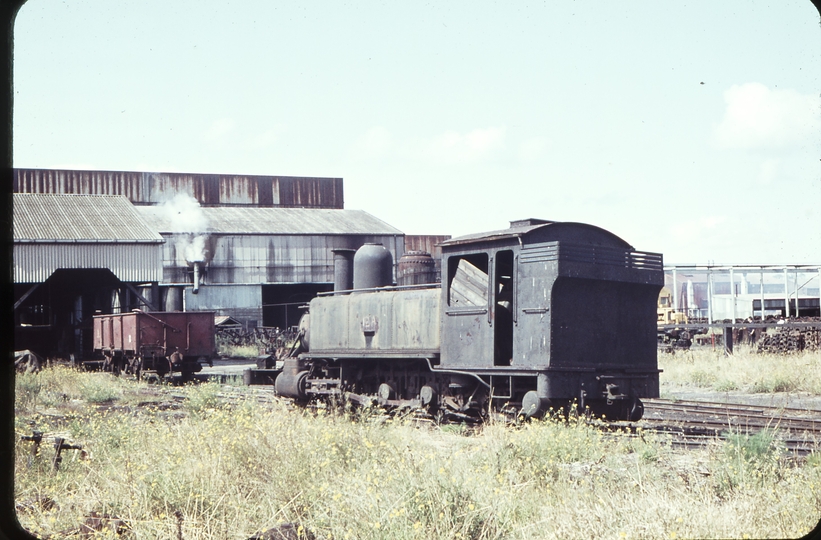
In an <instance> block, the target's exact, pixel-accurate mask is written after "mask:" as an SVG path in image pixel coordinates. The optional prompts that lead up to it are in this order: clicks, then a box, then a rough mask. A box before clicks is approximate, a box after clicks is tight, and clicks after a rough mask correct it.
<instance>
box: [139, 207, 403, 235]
mask: <svg viewBox="0 0 821 540" xmlns="http://www.w3.org/2000/svg"><path fill="white" fill-rule="evenodd" d="M136 208H137V211H138V212H139V213H140V214H141V215H142V216H143V218H144V219H145V220H146V221H148V222H149V223H152V224H154V226H155V227H156V228H157V230H158V231H159V232H161V233H166V234H167V233H184V232H191V231H185V230H180V228H181V226H179V225H174V224H172V219H171V216H168V215H167V209H166V208H164V207H163V206H138V207H136ZM200 210H201V211H202V215H203V216H204V217H205V219H206V221H207V224H208V225H207V232H208V233H210V234H277V235H280V234H293V235H311V234H313V235H331V234H343V235H347V234H365V235H401V234H402V231H400V230H399V229H397V228H395V227H392V226H390V225H388V224H387V223H385V222H384V221H382V220H381V219H378V218H376V217H374V216H372V215H370V214H368V213H367V212H365V211H363V210H335V209H319V208H259V207H239V208H238V207H204V208H200ZM173 221H179V220H173ZM183 228H184V227H183Z"/></svg>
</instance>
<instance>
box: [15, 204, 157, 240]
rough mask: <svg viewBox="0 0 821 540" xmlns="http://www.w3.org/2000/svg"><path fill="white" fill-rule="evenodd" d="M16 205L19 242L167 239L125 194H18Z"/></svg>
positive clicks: (16, 226)
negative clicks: (151, 224)
mask: <svg viewBox="0 0 821 540" xmlns="http://www.w3.org/2000/svg"><path fill="white" fill-rule="evenodd" d="M13 205H14V210H13V211H14V225H13V227H14V242H15V243H17V242H55V241H57V242H65V241H69V242H126V243H135V242H136V243H141V242H148V243H158V242H162V241H163V239H162V236H160V235H159V234H158V233H157V230H156V229H155V228H154V227H151V226H149V225H148V224H147V223H146V222H145V221H144V220H143V218H142V217H141V215H140V214H139V213H138V212H137V211H136V209H135V207H134V205H132V204H131V203H130V202H128V199H126V198H125V197H122V196H107V195H91V196H78V195H42V194H37V195H35V194H29V193H25V194H24V193H15V194H14V195H13Z"/></svg>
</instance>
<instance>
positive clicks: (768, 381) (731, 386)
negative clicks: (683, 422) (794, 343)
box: [659, 346, 821, 395]
mask: <svg viewBox="0 0 821 540" xmlns="http://www.w3.org/2000/svg"><path fill="white" fill-rule="evenodd" d="M659 367H660V368H662V369H663V370H664V371H663V373H662V374H661V382H662V384H667V385H690V386H696V387H699V388H705V389H711V390H717V391H721V392H725V391H741V392H750V393H762V392H764V393H772V392H807V393H810V394H815V395H821V351H815V352H805V353H798V354H791V355H774V354H757V353H754V352H752V351H751V350H750V349H749V348H748V347H744V346H740V347H736V349H735V353H734V354H733V355H732V356H725V355H724V353H723V351H722V349H721V348H717V349H715V350H714V349H712V348H707V347H703V348H694V349H692V350H690V351H684V352H676V353H675V354H664V353H659Z"/></svg>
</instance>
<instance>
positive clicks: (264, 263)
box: [162, 234, 403, 286]
mask: <svg viewBox="0 0 821 540" xmlns="http://www.w3.org/2000/svg"><path fill="white" fill-rule="evenodd" d="M164 236H165V238H166V245H165V247H164V248H163V250H162V251H163V262H162V264H163V269H164V272H163V274H164V277H163V281H164V282H165V283H180V282H188V281H189V277H188V265H187V264H182V263H181V261H179V260H177V258H176V254H177V250H176V245H175V244H176V242H175V235H171V234H167V235H164ZM366 242H378V243H382V244H383V245H384V246H385V247H386V248H387V249H388V251H390V252H391V255H392V256H393V257H394V262H396V261H397V260H398V256H399V253H401V250H402V249H403V238H402V237H401V236H392V235H390V236H379V235H361V236H360V235H259V234H255V235H241V234H237V235H222V234H219V235H218V234H212V235H210V236H209V237H208V242H207V244H208V246H209V251H210V252H209V254H208V257H207V258H206V265H205V276H204V286H208V284H218V283H332V282H333V253H332V252H331V250H333V249H337V248H348V249H356V248H358V247H360V246H361V245H363V244H364V243H366Z"/></svg>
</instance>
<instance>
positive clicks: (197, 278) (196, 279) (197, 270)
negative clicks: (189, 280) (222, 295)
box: [191, 262, 200, 294]
mask: <svg viewBox="0 0 821 540" xmlns="http://www.w3.org/2000/svg"><path fill="white" fill-rule="evenodd" d="M191 292H192V293H194V294H197V293H198V292H200V263H198V262H195V263H194V289H193V290H192V291H191Z"/></svg>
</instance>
